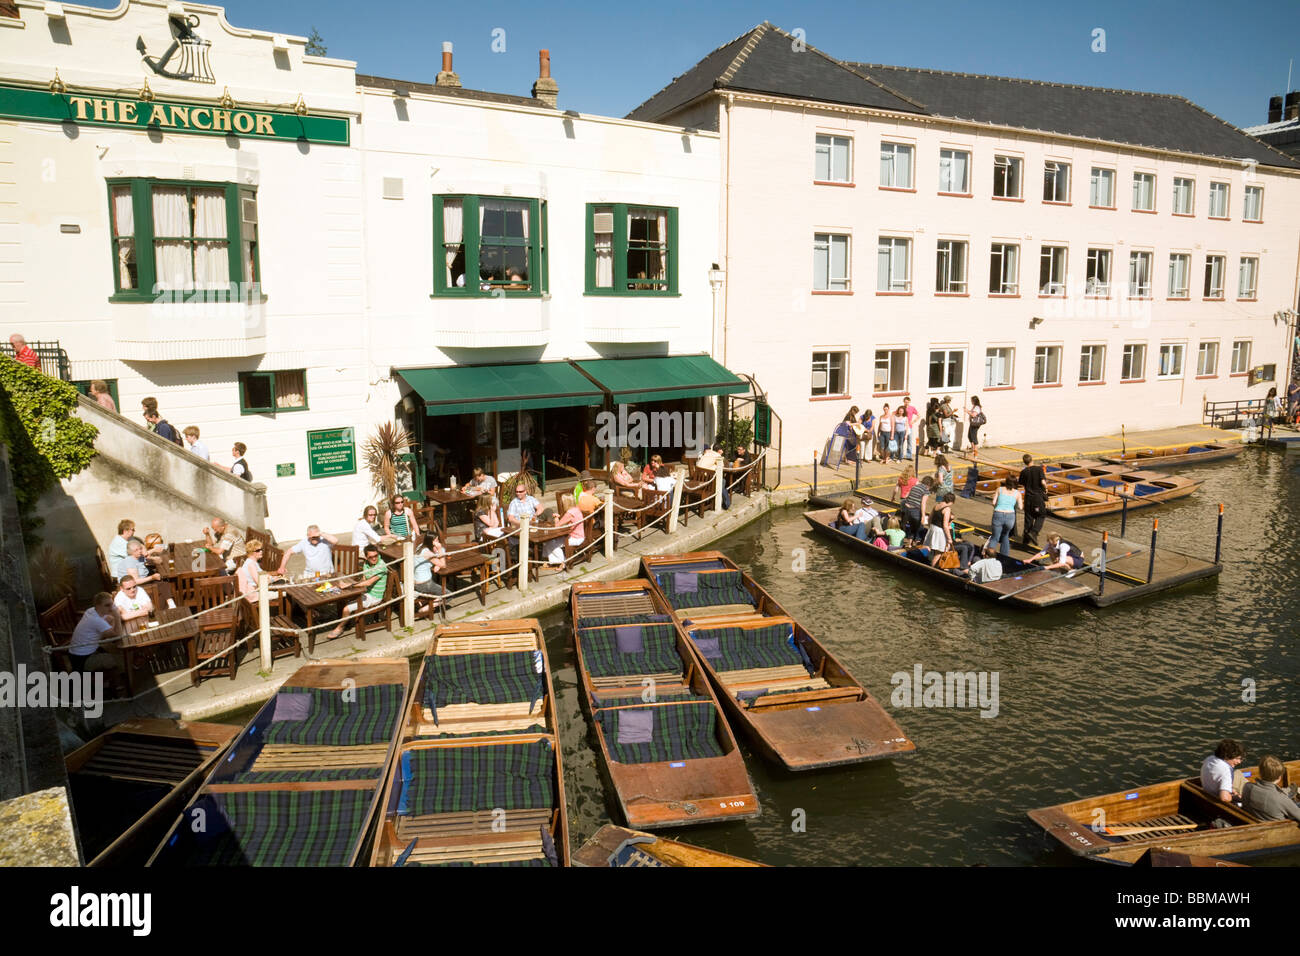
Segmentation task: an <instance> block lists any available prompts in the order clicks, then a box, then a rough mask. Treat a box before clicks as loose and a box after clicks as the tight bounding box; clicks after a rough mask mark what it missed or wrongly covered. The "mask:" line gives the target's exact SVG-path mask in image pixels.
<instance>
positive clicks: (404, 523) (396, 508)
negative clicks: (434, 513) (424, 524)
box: [384, 495, 420, 540]
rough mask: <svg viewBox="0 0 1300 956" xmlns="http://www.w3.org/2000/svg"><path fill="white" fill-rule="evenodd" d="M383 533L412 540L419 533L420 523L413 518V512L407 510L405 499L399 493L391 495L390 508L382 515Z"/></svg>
mask: <svg viewBox="0 0 1300 956" xmlns="http://www.w3.org/2000/svg"><path fill="white" fill-rule="evenodd" d="M384 533H385V534H391V535H393V536H394V537H396V538H411V539H413V540H414V538H415V537H416V535H418V534H419V533H420V524H419V522H418V521H416V520H415V514H414V512H411V511H408V510H407V508H406V499H405V498H403V497H402V496H401V495H394V496H393V507H392V510H390V511H389V512H388V514H387V515H385V516H384Z"/></svg>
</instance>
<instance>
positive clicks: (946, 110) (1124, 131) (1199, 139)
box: [628, 22, 1300, 168]
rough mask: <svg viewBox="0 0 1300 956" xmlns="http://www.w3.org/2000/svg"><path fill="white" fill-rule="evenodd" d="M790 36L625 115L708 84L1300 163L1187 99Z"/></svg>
mask: <svg viewBox="0 0 1300 956" xmlns="http://www.w3.org/2000/svg"><path fill="white" fill-rule="evenodd" d="M793 42H794V40H793V38H792V37H791V36H790V35H789V34H787V33H785V32H784V31H782V30H779V29H777V28H776V27H774V26H772V25H771V24H770V23H767V22H764V23H762V24H759V25H758V26H757V27H754V28H753V29H752V30H749V31H748V32H746V33H744V34H742V35H741V36H739V37H737V38H736V39H734V40H732V41H731V42H730V43H727V44H724V45H723V46H721V47H719V48H718V49H716V50H714V51H713V52H712V53H710V54H709V55H708V56H706V57H705V58H704V59H702V60H700V62H699V63H697V64H695V66H693V67H691V68H690V69H689V70H687V71H686V72H685V73H683V74H682V75H681V76H679V77H677V78H675V79H674V80H673V81H672V82H671V83H670V84H668V86H666V87H664V88H663V89H662V90H660V91H659V92H658V93H656V94H655V95H654V96H652V97H650V99H648V100H646V101H645V102H644V103H642V104H641V105H640V106H638V107H637V108H636V109H634V110H633V111H632V112H631V113H629V114H628V118H629V119H637V120H646V121H649V122H655V121H658V120H661V119H662V118H663V117H665V116H667V115H668V114H670V113H672V112H673V111H674V110H676V109H678V108H679V107H681V106H684V105H685V104H686V103H689V102H690V101H692V100H694V99H696V98H697V97H699V96H701V95H703V94H705V93H708V92H709V91H710V90H737V91H745V92H754V93H770V94H774V95H778V96H787V97H792V98H796V99H805V100H814V101H818V102H824V103H840V104H846V105H852V106H866V107H873V108H878V109H888V110H899V111H902V112H908V113H920V114H923V115H929V116H938V117H949V118H952V119H962V120H971V121H974V122H978V123H987V124H989V125H993V126H1002V127H1009V128H1015V129H1024V130H1033V131H1037V132H1044V133H1056V134H1063V135H1069V136H1080V137H1084V138H1087V139H1095V140H1101V141H1105V142H1111V143H1117V144H1126V145H1130V146H1148V147H1153V148H1157V149H1168V150H1176V151H1179V152H1185V153H1192V154H1195V155H1200V156H1215V157H1224V158H1229V159H1253V160H1255V161H1256V162H1258V163H1260V164H1261V165H1266V166H1281V167H1289V168H1300V163H1297V162H1296V161H1295V160H1293V159H1291V158H1290V157H1288V156H1286V155H1285V154H1284V153H1282V152H1280V151H1278V150H1276V149H1271V148H1270V147H1269V146H1268V145H1266V144H1265V143H1263V142H1260V141H1259V140H1258V139H1255V138H1254V137H1252V136H1249V135H1247V134H1246V133H1243V132H1242V131H1241V130H1239V129H1237V128H1236V127H1235V126H1232V125H1231V124H1229V123H1226V122H1224V121H1223V120H1221V119H1219V118H1218V117H1217V116H1215V115H1213V114H1212V113H1210V112H1208V111H1206V110H1204V109H1202V108H1201V107H1199V106H1197V105H1196V104H1195V103H1192V102H1191V101H1190V100H1188V99H1186V98H1184V97H1181V96H1174V95H1172V94H1166V93H1139V92H1133V91H1130V90H1111V89H1105V88H1102V87H1092V86H1073V85H1070V84H1066V83H1045V82H1040V81H1037V80H1024V79H1015V78H1010V77H1000V76H983V75H979V74H972V73H949V72H944V71H941V70H923V69H915V68H912V67H899V66H886V65H883V64H876V63H855V62H851V61H841V60H836V59H834V58H833V57H830V56H828V55H827V54H825V53H822V52H821V51H820V50H817V49H815V48H814V47H811V46H809V47H807V50H806V52H796V51H795V50H794V49H792V44H793Z"/></svg>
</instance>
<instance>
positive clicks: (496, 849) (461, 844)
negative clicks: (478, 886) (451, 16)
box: [389, 830, 546, 866]
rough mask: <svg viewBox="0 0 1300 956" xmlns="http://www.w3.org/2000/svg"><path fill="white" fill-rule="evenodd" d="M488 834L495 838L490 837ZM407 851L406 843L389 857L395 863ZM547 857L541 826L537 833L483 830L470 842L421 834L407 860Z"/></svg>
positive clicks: (479, 860) (492, 860)
mask: <svg viewBox="0 0 1300 956" xmlns="http://www.w3.org/2000/svg"><path fill="white" fill-rule="evenodd" d="M486 837H493V838H495V839H486ZM407 842H408V843H409V842H410V841H409V840H408V841H407ZM403 852H405V847H404V846H403V847H395V848H394V849H393V851H392V854H391V859H390V861H389V863H390V865H391V864H392V863H395V862H396V861H397V858H398V857H400V856H401V855H402V853H403ZM545 858H546V850H545V849H544V848H543V846H542V835H541V831H540V830H538V831H537V832H536V833H534V834H514V833H493V834H480V835H479V836H478V837H477V838H475V840H474V841H473V842H470V843H467V842H466V841H465V839H464V838H453V839H450V840H448V839H441V838H437V837H433V838H430V837H421V838H419V840H417V842H416V844H415V848H414V849H413V850H412V851H411V855H410V856H409V857H407V859H406V862H407V863H423V864H425V865H427V866H436V865H437V864H440V863H460V862H469V863H508V862H513V861H516V860H542V859H545Z"/></svg>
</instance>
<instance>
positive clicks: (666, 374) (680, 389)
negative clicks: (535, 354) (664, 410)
mask: <svg viewBox="0 0 1300 956" xmlns="http://www.w3.org/2000/svg"><path fill="white" fill-rule="evenodd" d="M575 364H577V365H578V367H579V368H581V369H582V370H583V371H584V372H586V373H587V374H588V375H590V376H591V377H592V378H594V379H595V380H596V381H598V382H600V384H601V385H602V386H603V387H604V388H605V389H606V390H607V391H609V392H610V393H612V394H613V396H614V402H615V403H616V404H619V405H627V404H631V403H634V402H657V401H665V400H668V399H673V398H701V397H704V396H706V395H730V394H733V393H735V392H748V391H749V383H748V382H746V381H745V380H744V379H741V378H738V377H737V376H735V375H733V374H731V373H730V372H728V371H727V370H726V369H725V368H723V367H722V366H721V365H719V364H718V363H717V362H715V361H713V359H711V358H709V357H708V356H707V355H670V356H664V357H661V358H626V359H592V360H590V361H585V362H577V363H575Z"/></svg>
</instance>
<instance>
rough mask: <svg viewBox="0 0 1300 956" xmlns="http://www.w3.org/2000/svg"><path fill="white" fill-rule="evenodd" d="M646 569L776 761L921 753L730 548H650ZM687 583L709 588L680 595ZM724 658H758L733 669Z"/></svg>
mask: <svg viewBox="0 0 1300 956" xmlns="http://www.w3.org/2000/svg"><path fill="white" fill-rule="evenodd" d="M641 573H642V575H643V576H644V577H645V578H646V579H647V580H648V581H649V582H650V585H651V587H653V588H654V589H655V591H656V592H657V593H658V595H659V597H660V598H661V599H662V600H663V601H664V602H665V603H666V604H667V605H668V606H669V607H671V608H673V618H674V620H675V622H676V624H677V627H678V631H679V632H680V633H681V634H682V635H683V636H685V637H687V638H689V641H688V642H687V646H688V648H689V649H690V652H691V654H692V656H693V658H694V660H695V662H696V663H697V664H698V666H699V667H700V668H701V669H702V670H703V671H704V672H705V673H706V674H708V676H709V680H710V681H712V682H713V685H714V687H715V688H716V689H717V691H718V695H719V697H720V698H721V700H722V702H723V706H724V707H726V709H727V714H728V716H729V717H731V719H732V720H733V721H735V723H736V725H737V726H738V727H741V728H743V729H744V730H745V732H746V733H747V734H748V735H749V736H750V738H751V739H752V740H753V742H754V744H755V746H756V747H757V749H758V751H759V753H761V754H762V755H763V756H764V757H766V758H767V759H768V760H772V761H774V762H776V763H778V764H780V765H781V766H783V767H784V768H786V769H787V770H813V769H817V768H820V767H836V766H841V765H844V764H854V763H864V762H866V761H869V760H880V759H884V758H889V757H899V756H906V755H910V754H912V753H915V752H916V744H914V743H913V742H912V741H911V740H909V739H908V738H907V735H906V734H904V733H903V730H902V728H900V727H899V726H898V724H897V723H895V722H894V719H893V718H892V717H890V716H889V713H888V712H887V711H886V710H885V709H884V707H882V706H881V705H880V703H879V702H878V701H877V700H876V699H875V698H874V697H872V696H871V695H870V694H869V693H867V691H866V690H865V689H863V687H862V686H861V685H860V684H859V683H858V682H857V681H856V680H854V679H853V676H852V675H851V674H849V672H848V671H847V670H845V669H844V667H843V666H842V665H841V664H840V662H839V661H837V660H836V659H835V657H834V656H833V655H832V654H831V653H830V651H828V650H827V649H826V648H825V647H824V646H823V645H822V644H821V643H819V642H818V641H817V640H816V639H815V638H814V637H813V636H812V635H811V634H809V633H808V631H807V630H806V629H805V628H804V627H803V626H802V625H800V624H799V622H797V621H795V620H794V619H793V618H791V617H790V615H788V614H787V613H786V612H785V609H784V608H782V607H781V605H780V604H778V603H777V602H776V600H775V599H773V597H772V596H771V595H770V594H768V593H767V591H765V590H764V589H763V588H762V587H760V586H759V585H758V583H757V582H755V581H754V579H753V578H751V577H750V576H749V575H748V574H746V573H745V572H744V571H741V570H740V569H739V568H738V567H737V566H736V564H735V562H733V561H732V560H731V559H730V558H728V557H727V556H726V555H724V554H722V552H720V551H698V552H694V553H691V554H680V555H664V556H657V557H651V556H643V557H642V558H641ZM678 574H681V575H684V576H689V578H686V577H684V578H681V579H679V578H678V577H677V575H678ZM718 575H721V576H718ZM689 581H694V582H695V583H694V584H690V583H689ZM724 582H726V583H724ZM732 582H734V583H732ZM715 583H716V584H718V585H719V587H718V588H717V589H716V590H715V589H714V584H715ZM679 584H680V585H681V586H682V587H683V588H689V587H698V588H699V590H697V591H696V592H695V593H693V594H690V593H686V592H685V591H683V592H680V593H679V592H678V590H677V588H678V586H679ZM714 651H718V652H719V653H720V655H721V656H715V655H714V653H713V652H714ZM713 661H717V662H718V663H719V666H717V667H715V666H714V663H713ZM722 661H729V662H730V663H733V664H734V663H737V662H742V661H744V662H745V663H747V664H748V666H743V667H738V668H737V667H732V668H730V669H725V670H724V669H722V668H721V662H722ZM778 664H779V665H780V666H776V665H778Z"/></svg>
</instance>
